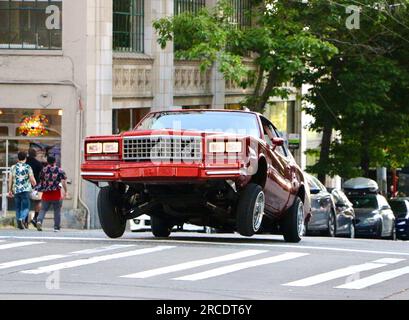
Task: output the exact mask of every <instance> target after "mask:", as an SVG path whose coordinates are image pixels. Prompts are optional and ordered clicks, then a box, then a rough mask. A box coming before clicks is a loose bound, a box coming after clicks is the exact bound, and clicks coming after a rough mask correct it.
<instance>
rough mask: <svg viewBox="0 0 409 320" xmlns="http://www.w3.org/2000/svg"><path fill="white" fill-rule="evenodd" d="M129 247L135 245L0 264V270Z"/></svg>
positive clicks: (87, 250) (115, 246)
mask: <svg viewBox="0 0 409 320" xmlns="http://www.w3.org/2000/svg"><path fill="white" fill-rule="evenodd" d="M130 247H135V245H112V246H107V247H98V248H93V249H85V250H81V251H74V252H71V253H68V254H54V255H46V256H42V257H35V258H27V259H21V260H15V261H8V262H3V263H0V270H3V269H9V268H14V267H20V266H25V265H29V264H34V263H39V262H46V261H52V260H59V259H63V258H68V257H71V256H75V255H86V254H95V253H101V252H106V251H112V250H117V249H124V248H130Z"/></svg>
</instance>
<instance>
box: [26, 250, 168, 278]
mask: <svg viewBox="0 0 409 320" xmlns="http://www.w3.org/2000/svg"><path fill="white" fill-rule="evenodd" d="M172 248H175V247H174V246H157V247H153V248H145V249H138V250H132V251H125V252H120V253H114V254H110V255H104V256H96V257H90V258H85V259H79V260H73V261H68V262H63V263H59V264H54V265H49V266H44V267H39V268H37V269H33V270H25V271H21V272H22V273H27V274H42V273H49V272H53V271H57V270H64V269H70V268H75V267H80V266H85V265H90V264H95V263H98V262H104V261H108V260H115V259H121V258H128V257H134V256H139V255H143V254H148V253H153V252H158V251H162V250H167V249H172Z"/></svg>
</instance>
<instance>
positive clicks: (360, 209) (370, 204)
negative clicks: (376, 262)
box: [344, 178, 396, 240]
mask: <svg viewBox="0 0 409 320" xmlns="http://www.w3.org/2000/svg"><path fill="white" fill-rule="evenodd" d="M378 190H379V188H378V185H377V183H376V182H375V181H373V180H371V179H367V178H355V179H351V180H348V181H347V182H345V185H344V191H345V194H346V195H347V197H348V199H349V200H350V201H351V202H352V205H353V207H354V210H355V234H356V236H361V237H369V238H378V239H380V238H388V239H393V240H395V239H396V228H395V216H394V214H393V212H392V209H391V207H390V205H389V203H388V201H387V200H386V198H385V197H384V196H382V195H380V194H378Z"/></svg>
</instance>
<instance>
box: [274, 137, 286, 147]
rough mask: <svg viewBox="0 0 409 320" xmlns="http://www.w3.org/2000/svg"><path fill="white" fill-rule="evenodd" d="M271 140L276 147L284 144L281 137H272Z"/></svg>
mask: <svg viewBox="0 0 409 320" xmlns="http://www.w3.org/2000/svg"><path fill="white" fill-rule="evenodd" d="M272 142H273V144H274V145H275V146H276V147H282V146H283V145H284V139H283V138H273V140H272Z"/></svg>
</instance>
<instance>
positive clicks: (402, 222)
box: [398, 221, 406, 226]
mask: <svg viewBox="0 0 409 320" xmlns="http://www.w3.org/2000/svg"><path fill="white" fill-rule="evenodd" d="M405 224H406V221H401V222H398V226H404V225H405Z"/></svg>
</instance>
